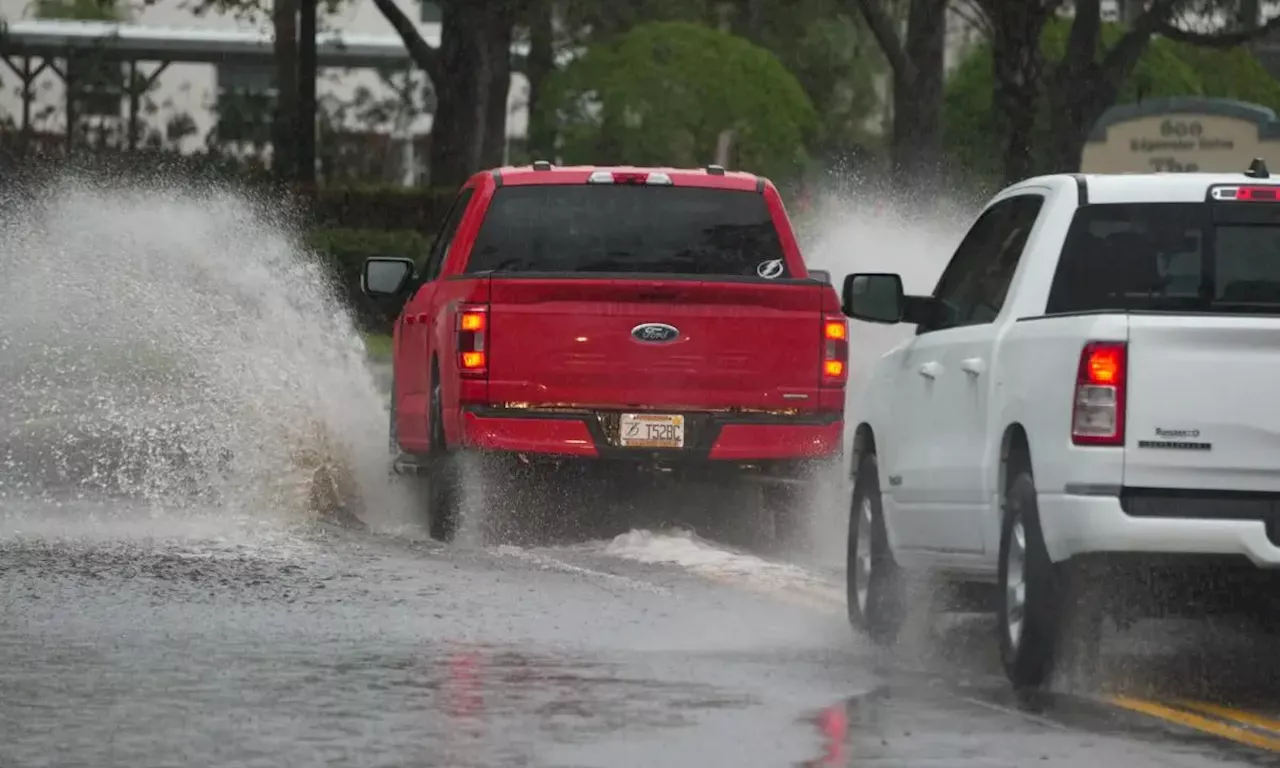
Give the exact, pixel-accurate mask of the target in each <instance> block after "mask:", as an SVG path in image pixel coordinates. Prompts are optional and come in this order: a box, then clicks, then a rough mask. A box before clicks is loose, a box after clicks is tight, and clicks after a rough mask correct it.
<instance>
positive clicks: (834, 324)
mask: <svg viewBox="0 0 1280 768" xmlns="http://www.w3.org/2000/svg"><path fill="white" fill-rule="evenodd" d="M848 380H849V323H848V321H847V320H845V319H844V316H843V315H827V316H825V317H824V318H823V319H822V383H823V385H825V386H829V387H838V386H842V385H843V384H844V383H845V382H846V381H848Z"/></svg>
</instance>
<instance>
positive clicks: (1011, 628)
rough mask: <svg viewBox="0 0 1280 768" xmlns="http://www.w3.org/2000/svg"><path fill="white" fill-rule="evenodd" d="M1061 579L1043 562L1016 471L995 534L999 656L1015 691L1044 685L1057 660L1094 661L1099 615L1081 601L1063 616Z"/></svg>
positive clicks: (1036, 515) (1032, 500)
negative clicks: (997, 537)
mask: <svg viewBox="0 0 1280 768" xmlns="http://www.w3.org/2000/svg"><path fill="white" fill-rule="evenodd" d="M1065 575H1066V572H1065V570H1064V568H1063V567H1062V566H1055V565H1054V563H1053V561H1052V560H1050V558H1049V551H1048V549H1047V548H1046V547H1045V543H1044V532H1043V529H1042V528H1041V526H1040V510H1039V505H1038V503H1037V501H1036V487H1035V482H1034V481H1033V479H1032V476H1031V473H1030V472H1029V471H1027V470H1022V471H1020V472H1019V473H1018V474H1017V475H1016V476H1015V477H1014V479H1013V481H1012V482H1011V483H1010V485H1009V490H1008V491H1007V493H1006V497H1005V515H1004V524H1003V526H1002V530H1001V534H1000V570H999V584H1000V590H999V597H998V603H999V605H998V616H999V621H998V626H999V628H1000V629H999V633H1000V657H1001V660H1002V661H1003V663H1004V669H1005V674H1006V675H1007V676H1008V678H1009V681H1010V682H1011V683H1013V685H1014V687H1015V688H1038V687H1041V686H1043V685H1045V684H1046V683H1047V682H1048V681H1049V678H1050V676H1051V675H1052V674H1053V671H1054V667H1055V665H1056V662H1057V660H1058V659H1059V657H1060V656H1061V657H1064V658H1070V659H1072V660H1073V661H1078V662H1084V663H1085V664H1093V663H1095V662H1096V658H1097V652H1098V642H1099V639H1100V635H1101V629H1102V626H1101V616H1102V614H1101V612H1100V611H1099V610H1097V605H1096V603H1095V602H1094V601H1086V603H1085V604H1082V605H1081V606H1079V607H1078V609H1077V610H1075V611H1072V612H1071V614H1072V615H1071V616H1069V617H1068V616H1067V612H1068V611H1067V609H1068V608H1070V607H1071V606H1069V605H1068V604H1067V600H1066V599H1065V595H1066V589H1065V587H1066V584H1065V583H1064V577H1065ZM1068 630H1069V631H1068ZM1067 635H1070V636H1071V637H1070V641H1071V645H1070V646H1068V645H1067V644H1066V640H1067ZM1064 652H1065V653H1064Z"/></svg>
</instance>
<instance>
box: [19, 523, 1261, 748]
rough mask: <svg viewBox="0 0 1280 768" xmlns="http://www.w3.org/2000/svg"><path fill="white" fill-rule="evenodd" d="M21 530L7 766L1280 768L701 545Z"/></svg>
mask: <svg viewBox="0 0 1280 768" xmlns="http://www.w3.org/2000/svg"><path fill="white" fill-rule="evenodd" d="M3 519H4V523H3V526H0V766H4V768H17V767H25V766H58V767H59V768H73V767H75V766H94V767H95V768H106V767H108V766H129V767H130V768H139V767H141V766H170V765H172V766H179V765H182V766H258V765H261V766H313V765H344V766H419V765H420V766H519V765H529V766H565V767H566V768H568V767H569V766H574V767H579V766H609V767H610V768H616V767H619V766H654V765H670V766H679V765H699V766H707V765H711V766H720V765H723V766H791V765H797V764H808V765H842V766H843V765H847V766H872V765H874V766H904V767H905V766H921V765H931V766H932V765H936V766H1026V765H1044V766H1087V765H1125V766H1153V767H1154V766H1160V768H1171V767H1173V766H1188V767H1190V766H1196V767H1197V768H1203V767H1204V766H1221V765H1266V764H1268V761H1269V760H1270V761H1272V762H1271V763H1270V764H1275V761H1276V760H1277V759H1280V758H1278V756H1277V755H1276V754H1275V753H1274V752H1269V751H1268V748H1272V749H1275V748H1277V743H1280V733H1277V732H1274V731H1268V729H1267V728H1266V727H1261V726H1255V727H1254V728H1252V729H1251V730H1249V732H1250V733H1255V734H1257V739H1256V740H1255V741H1256V743H1255V744H1253V745H1252V746H1250V745H1248V744H1245V743H1241V740H1240V739H1239V738H1235V739H1234V740H1233V739H1232V738H1231V734H1227V736H1225V737H1224V736H1223V735H1222V734H1221V733H1219V734H1217V735H1211V734H1208V733H1206V732H1205V729H1204V728H1199V729H1197V728H1196V727H1193V726H1195V723H1192V725H1191V726H1188V723H1187V722H1186V718H1183V720H1184V722H1181V723H1178V722H1172V721H1174V720H1176V719H1177V718H1176V717H1170V716H1168V713H1162V712H1160V711H1155V710H1153V711H1154V715H1153V714H1152V712H1146V713H1143V712H1137V711H1133V708H1134V707H1138V706H1140V705H1142V704H1143V703H1146V704H1150V705H1151V706H1153V707H1154V706H1164V705H1165V704H1164V703H1167V702H1169V701H1172V700H1173V698H1174V693H1176V691H1174V690H1172V689H1169V690H1165V691H1164V692H1161V691H1160V690H1159V688H1160V685H1156V686H1155V688H1151V686H1148V687H1147V689H1145V692H1144V693H1143V695H1142V696H1137V695H1136V694H1135V695H1134V698H1133V699H1132V700H1129V699H1120V700H1118V701H1121V702H1122V703H1125V704H1132V705H1133V706H1132V707H1130V709H1125V708H1123V707H1121V706H1118V705H1117V704H1116V701H1117V700H1108V698H1107V697H1105V696H1102V695H1100V694H1093V693H1085V694H1083V695H1078V696H1076V695H1065V694H1064V695H1058V696H1054V697H1046V698H1045V699H1044V700H1041V701H1034V702H1023V703H1018V702H1016V701H1014V700H1013V699H1012V697H1011V696H1009V694H1008V693H1007V691H1006V688H1005V686H1004V684H1003V681H1002V680H1001V679H1000V677H999V675H998V674H997V673H996V670H995V669H994V665H993V663H992V660H991V659H990V658H989V654H988V652H987V649H988V648H989V646H990V645H991V643H990V642H989V638H990V626H989V625H984V624H983V622H982V621H981V620H979V619H974V620H970V621H964V620H955V621H942V622H936V623H935V626H934V627H933V629H932V630H930V632H931V633H932V635H933V636H932V637H929V636H927V633H924V632H923V631H922V632H921V634H920V636H919V637H918V638H915V639H914V640H912V639H909V640H908V641H906V642H904V645H903V648H902V649H900V651H899V653H897V654H895V655H893V656H891V657H888V658H885V657H881V656H878V655H877V654H875V653H873V652H872V651H871V649H869V648H868V647H867V646H866V645H865V644H863V643H861V642H859V641H858V640H857V639H856V638H855V637H854V636H853V635H852V634H851V632H850V630H849V628H848V626H847V623H846V621H845V619H844V617H843V615H842V614H843V605H842V604H841V601H840V594H839V590H838V588H837V587H836V586H835V584H834V583H833V581H832V580H831V579H830V578H829V576H830V575H829V574H826V575H824V574H823V573H822V572H821V570H820V569H811V570H806V569H801V568H798V567H795V566H788V565H784V564H777V563H770V562H768V561H764V560H762V559H760V558H757V557H754V556H752V555H749V554H746V553H740V552H734V551H732V550H729V549H727V548H724V547H721V546H718V545H714V544H710V543H708V542H702V541H700V540H698V539H697V538H695V537H691V536H682V535H679V534H677V533H668V534H657V533H650V532H644V531H632V532H629V533H625V534H622V535H620V536H616V537H614V538H612V539H606V540H590V539H585V540H582V541H578V542H576V543H575V542H566V543H560V544H554V545H548V546H541V547H539V546H531V547H515V546H499V547H484V546H470V545H467V544H465V543H464V544H458V545H449V546H445V545H441V544H437V543H434V542H430V541H428V540H425V539H424V538H422V537H421V536H418V535H415V534H414V533H413V531H411V530H406V531H400V532H395V533H387V532H377V531H359V530H350V529H346V528H341V527H335V526H328V525H322V524H316V523H306V522H271V523H268V522H263V521H253V520H238V521H230V520H219V519H217V518H216V517H205V518H201V517H198V516H195V517H188V518H185V519H182V520H165V519H163V518H156V517H154V516H152V515H151V514H150V513H149V512H144V511H138V512H136V513H129V512H120V511H116V512H112V513H110V514H108V515H106V516H104V514H103V512H102V511H101V510H96V511H95V510H92V509H88V508H82V507H79V506H76V505H74V504H72V505H63V506H61V507H59V508H57V509H54V508H48V509H37V508H33V507H30V506H23V505H16V506H15V505H13V504H10V505H8V507H7V508H6V513H5V517H4V518H3ZM86 521H88V522H86ZM1241 642H1244V641H1241ZM1118 647H1119V648H1120V655H1119V656H1118V657H1117V660H1116V663H1117V664H1120V662H1124V664H1130V661H1131V660H1127V659H1126V657H1125V653H1127V651H1125V649H1124V647H1123V644H1121V645H1120V646H1118ZM1271 647H1273V646H1269V645H1267V644H1266V643H1265V642H1261V641H1259V642H1258V643H1257V644H1256V645H1255V646H1254V647H1252V648H1249V647H1245V646H1240V647H1236V648H1233V649H1232V654H1237V653H1250V654H1252V655H1251V656H1249V657H1247V658H1243V659H1237V660H1236V663H1234V664H1231V665H1227V666H1222V667H1221V668H1219V669H1217V670H1206V669H1205V668H1203V667H1202V668H1196V667H1195V663H1196V662H1195V661H1189V659H1195V658H1199V657H1194V656H1185V655H1179V654H1181V653H1183V651H1179V650H1177V649H1176V648H1175V649H1173V650H1171V651H1167V655H1166V656H1160V654H1159V653H1156V654H1155V656H1154V657H1152V658H1147V659H1146V660H1145V661H1140V662H1137V663H1138V667H1137V669H1139V672H1138V673H1135V675H1132V676H1131V677H1132V681H1131V683H1129V684H1130V685H1131V687H1132V686H1136V685H1139V684H1140V683H1141V678H1142V675H1143V674H1147V675H1148V677H1149V678H1150V679H1155V680H1157V681H1159V680H1169V679H1179V678H1181V679H1182V681H1183V682H1185V683H1188V684H1189V685H1190V684H1193V683H1194V681H1193V680H1192V679H1193V678H1195V679H1198V680H1210V681H1214V682H1216V683H1219V684H1221V685H1222V686H1226V689H1225V693H1227V694H1230V693H1232V691H1234V692H1235V693H1236V694H1237V695H1241V694H1242V692H1245V691H1248V690H1249V687H1248V686H1246V685H1245V684H1244V683H1242V682H1241V681H1240V680H1238V679H1232V675H1233V674H1234V675H1236V676H1237V677H1247V678H1248V679H1250V680H1251V682H1252V683H1254V685H1253V688H1254V689H1255V690H1254V691H1253V692H1254V693H1260V694H1261V695H1263V696H1264V697H1265V696H1266V695H1267V694H1268V691H1269V692H1270V695H1271V696H1272V698H1274V696H1275V690H1276V689H1275V686H1274V682H1275V679H1276V678H1275V677H1274V674H1275V673H1274V669H1275V668H1276V666H1277V665H1276V662H1275V661H1274V656H1275V654H1273V653H1271V651H1270V650H1269V649H1270V648H1271ZM1140 650H1141V653H1142V654H1145V655H1146V656H1148V657H1150V656H1151V652H1150V651H1149V650H1145V649H1140ZM1268 657H1271V658H1268ZM1219 661H1222V659H1219ZM1240 661H1244V662H1246V663H1245V664H1241V663H1239V662H1240ZM1200 663H1202V664H1204V663H1212V662H1206V661H1204V660H1203V659H1200ZM1223 663H1224V664H1225V663H1226V662H1223ZM1178 664H1182V665H1183V666H1182V667H1180V668H1178V669H1177V670H1176V672H1175V671H1172V670H1170V666H1171V665H1172V666H1176V665H1178ZM1144 665H1145V666H1144ZM1143 670H1145V672H1143ZM1245 671H1247V672H1250V673H1251V674H1249V675H1247V676H1246V675H1245V674H1244V672H1245ZM1267 675H1272V677H1271V678H1270V679H1269V680H1265V679H1263V678H1265V677H1266V676H1267ZM1166 685H1167V684H1166ZM1174 687H1175V688H1176V686H1174ZM1193 687H1194V685H1193ZM1257 689H1261V690H1257ZM1152 691H1154V693H1153V692H1152ZM1187 692H1188V693H1189V694H1195V695H1198V696H1200V697H1201V698H1209V697H1210V696H1209V694H1212V693H1215V691H1209V690H1199V691H1193V690H1190V689H1189V690H1188V691H1187ZM1223 692H1224V691H1223V690H1218V691H1216V693H1219V694H1221V693H1223ZM1134 702H1137V703H1136V704H1135V703H1134ZM1157 702H1162V703H1159V704H1158V703H1157ZM1261 704H1264V705H1265V704H1266V702H1265V701H1263V702H1261ZM1262 708H1263V709H1265V707H1262ZM1255 709H1257V708H1255ZM1212 719H1213V720H1214V722H1219V723H1221V722H1223V721H1224V718H1222V717H1214V718H1212ZM1260 722H1261V721H1260ZM1271 726H1272V727H1274V723H1271ZM1244 727H1245V726H1244V725H1240V728H1241V729H1244ZM1268 733H1270V735H1267V734H1268ZM1236 736H1238V734H1236ZM1268 739H1269V740H1270V741H1269V742H1268Z"/></svg>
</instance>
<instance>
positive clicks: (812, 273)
mask: <svg viewBox="0 0 1280 768" xmlns="http://www.w3.org/2000/svg"><path fill="white" fill-rule="evenodd" d="M809 279H810V280H817V281H818V282H820V283H826V284H827V285H831V273H830V272H828V271H827V270H825V269H811V270H809Z"/></svg>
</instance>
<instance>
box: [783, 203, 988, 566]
mask: <svg viewBox="0 0 1280 768" xmlns="http://www.w3.org/2000/svg"><path fill="white" fill-rule="evenodd" d="M834 186H835V185H833V187H834ZM814 205H815V207H816V214H815V220H816V222H817V223H816V225H814V226H813V227H812V229H811V232H812V234H811V236H810V237H809V238H808V240H807V242H806V243H805V260H806V261H807V263H808V264H809V265H810V266H811V267H814V268H817V269H825V270H828V271H829V272H830V273H831V279H832V282H833V283H835V285H836V286H837V290H838V289H839V286H841V285H842V284H843V283H844V278H845V276H846V275H849V274H852V273H854V272H897V273H898V274H900V275H902V280H903V287H904V288H905V289H906V291H907V292H908V293H929V292H930V291H932V290H933V288H934V285H935V284H936V283H937V280H938V276H939V275H940V274H941V273H942V270H943V268H945V267H946V265H947V262H948V260H950V258H951V254H952V253H953V252H954V251H955V247H956V245H957V244H959V242H960V238H961V237H963V236H964V232H965V230H966V229H967V227H968V225H969V223H970V221H971V219H972V217H973V215H974V213H975V211H974V209H973V207H972V206H971V205H969V204H967V203H966V201H940V202H938V204H937V205H935V206H933V207H932V208H930V209H928V210H922V209H920V208H918V207H916V206H910V205H905V204H895V203H893V202H891V199H890V198H889V197H888V196H886V195H883V194H880V193H878V192H877V191H875V190H873V189H861V190H857V191H850V190H848V189H847V187H846V188H845V189H835V188H832V189H828V190H826V191H824V192H822V193H820V194H818V195H817V196H816V199H815V202H814ZM911 332H912V331H911V328H910V327H907V326H888V325H873V324H870V323H862V322H858V321H856V320H852V321H850V327H849V387H848V400H847V403H846V409H847V410H846V417H845V420H846V423H847V424H848V425H849V429H848V430H846V434H845V441H846V443H845V455H846V456H848V457H851V456H852V453H853V452H852V444H853V428H854V426H856V425H857V424H858V421H859V416H858V415H859V413H860V412H861V411H862V408H863V406H862V403H861V399H862V395H863V392H864V391H865V388H866V385H867V382H868V380H869V374H870V372H871V370H872V368H873V367H874V366H875V364H876V361H877V360H879V358H881V357H882V356H883V355H885V354H886V353H887V352H889V351H890V350H892V349H893V348H894V347H895V346H897V345H898V344H899V343H901V342H902V341H904V340H906V339H907V338H908V337H909V336H910V335H911ZM848 471H849V467H844V468H843V469H842V472H843V474H844V477H847V476H848ZM849 490H850V489H849V488H848V486H847V484H846V483H844V482H842V478H826V482H824V483H822V484H821V486H820V487H819V489H818V494H819V496H820V499H819V501H818V503H816V504H815V505H814V509H815V510H816V511H817V514H815V515H814V516H813V517H812V518H811V521H810V530H809V531H808V532H807V533H808V536H807V537H806V538H807V545H808V548H809V550H810V552H808V553H807V554H808V555H809V556H810V557H812V558H814V559H816V560H817V561H819V562H821V563H824V564H829V565H832V566H840V567H843V565H844V560H845V535H846V531H847V526H848V512H849V498H848V493H849Z"/></svg>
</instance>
